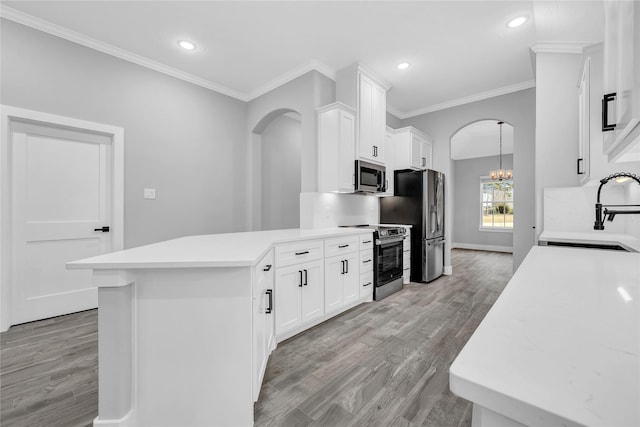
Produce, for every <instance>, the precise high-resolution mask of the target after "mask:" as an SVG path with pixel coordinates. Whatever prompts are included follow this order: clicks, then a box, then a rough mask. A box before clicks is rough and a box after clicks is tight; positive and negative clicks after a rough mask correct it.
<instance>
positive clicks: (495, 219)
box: [480, 180, 513, 231]
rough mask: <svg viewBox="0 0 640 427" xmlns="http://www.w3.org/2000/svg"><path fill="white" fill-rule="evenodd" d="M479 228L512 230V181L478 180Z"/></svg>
mask: <svg viewBox="0 0 640 427" xmlns="http://www.w3.org/2000/svg"><path fill="white" fill-rule="evenodd" d="M480 228H481V229H484V230H502V231H506V230H513V181H512V180H509V181H488V180H482V181H481V182H480Z"/></svg>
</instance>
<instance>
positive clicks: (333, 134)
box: [317, 102, 356, 193]
mask: <svg viewBox="0 0 640 427" xmlns="http://www.w3.org/2000/svg"><path fill="white" fill-rule="evenodd" d="M317 113H318V191H319V192H321V193H326V192H345V193H346V192H351V193H352V192H353V190H354V183H355V175H354V164H355V159H356V152H355V143H356V118H355V110H354V109H352V108H350V107H348V106H346V105H345V104H342V103H340V102H335V103H333V104H329V105H326V106H324V107H322V108H319V109H318V110H317Z"/></svg>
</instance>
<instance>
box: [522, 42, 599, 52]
mask: <svg viewBox="0 0 640 427" xmlns="http://www.w3.org/2000/svg"><path fill="white" fill-rule="evenodd" d="M585 46H589V43H577V42H564V43H556V42H538V43H535V44H533V45H531V46H530V47H529V49H531V51H532V52H533V53H582V49H584V48H585Z"/></svg>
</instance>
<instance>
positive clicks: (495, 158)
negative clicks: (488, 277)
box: [450, 119, 517, 252]
mask: <svg viewBox="0 0 640 427" xmlns="http://www.w3.org/2000/svg"><path fill="white" fill-rule="evenodd" d="M500 122H501V121H500V120H498V119H485V120H478V121H474V122H472V123H469V124H467V125H465V126H463V127H462V128H460V129H458V130H457V131H456V132H455V133H454V134H453V135H452V136H451V139H450V144H451V146H450V149H451V151H450V152H451V161H452V163H453V168H452V172H453V174H454V179H453V180H452V181H453V182H454V188H453V196H454V197H453V198H454V201H453V206H455V208H454V211H453V218H452V219H453V230H454V233H453V246H454V247H458V248H467V249H476V250H488V251H498V252H513V226H514V222H515V214H516V209H515V191H516V188H515V186H514V180H513V179H512V178H509V177H507V176H506V172H505V175H504V176H503V179H501V180H500V179H498V178H496V179H492V178H491V171H496V175H498V173H497V171H498V170H499V169H503V170H505V171H506V170H511V171H513V164H514V163H513V145H514V144H513V142H514V128H513V126H512V125H510V124H508V123H506V122H504V123H503V124H502V125H500V124H499V123H500ZM500 150H501V151H500ZM500 153H501V154H500ZM516 174H517V171H513V176H514V177H515V175H516Z"/></svg>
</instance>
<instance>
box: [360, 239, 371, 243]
mask: <svg viewBox="0 0 640 427" xmlns="http://www.w3.org/2000/svg"><path fill="white" fill-rule="evenodd" d="M362 243H363V244H365V243H371V240H365V241H364V242H362Z"/></svg>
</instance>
